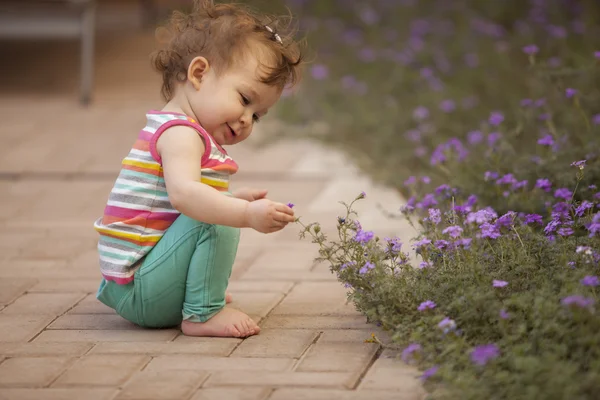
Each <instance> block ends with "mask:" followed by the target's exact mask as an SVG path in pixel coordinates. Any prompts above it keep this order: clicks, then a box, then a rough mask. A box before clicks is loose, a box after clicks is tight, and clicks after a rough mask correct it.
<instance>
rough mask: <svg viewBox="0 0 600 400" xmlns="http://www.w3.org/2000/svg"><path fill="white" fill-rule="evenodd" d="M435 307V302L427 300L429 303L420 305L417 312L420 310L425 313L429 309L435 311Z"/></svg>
mask: <svg viewBox="0 0 600 400" xmlns="http://www.w3.org/2000/svg"><path fill="white" fill-rule="evenodd" d="M435 306H436V304H435V303H434V302H433V301H431V300H427V301H424V302H422V303H421V304H420V305H419V307H418V308H417V310H419V311H425V310H428V309H433V308H435Z"/></svg>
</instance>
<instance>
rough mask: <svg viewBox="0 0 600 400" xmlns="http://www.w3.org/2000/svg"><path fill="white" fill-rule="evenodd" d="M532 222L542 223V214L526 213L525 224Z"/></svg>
mask: <svg viewBox="0 0 600 400" xmlns="http://www.w3.org/2000/svg"><path fill="white" fill-rule="evenodd" d="M533 223H538V224H542V216H541V215H539V214H527V215H526V216H525V225H527V224H533Z"/></svg>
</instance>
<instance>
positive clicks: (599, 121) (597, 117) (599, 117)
mask: <svg viewBox="0 0 600 400" xmlns="http://www.w3.org/2000/svg"><path fill="white" fill-rule="evenodd" d="M592 122H593V123H594V125H600V114H596V115H594V116H593V117H592Z"/></svg>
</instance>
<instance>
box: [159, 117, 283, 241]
mask: <svg viewBox="0 0 600 400" xmlns="http://www.w3.org/2000/svg"><path fill="white" fill-rule="evenodd" d="M156 149H157V151H158V154H159V155H160V157H161V159H162V165H163V172H164V178H165V184H166V186H167V192H168V193H169V201H170V202H171V204H172V205H173V207H174V208H175V209H176V210H177V211H179V212H181V213H182V214H185V215H187V216H188V217H190V218H193V219H196V220H198V221H202V222H206V223H208V224H217V225H226V226H233V227H237V228H244V227H251V228H253V229H256V230H257V231H259V232H264V233H267V232H275V231H277V230H280V229H282V228H283V227H285V225H287V223H289V222H293V221H294V216H293V214H294V212H293V211H292V210H291V209H290V208H289V207H287V206H285V205H284V204H280V203H275V202H272V201H270V200H267V199H262V200H259V201H256V202H253V203H249V202H248V201H246V200H242V199H237V198H233V197H229V196H224V195H223V194H221V193H220V192H219V191H217V190H216V189H214V188H212V187H210V186H208V185H205V184H203V183H200V174H201V172H200V171H201V165H200V160H201V159H202V155H203V154H204V149H205V147H204V142H203V141H202V139H201V137H200V136H199V135H198V133H197V132H196V131H195V130H194V129H192V128H190V127H187V126H174V127H172V128H169V129H167V130H166V131H165V132H163V134H162V135H161V136H160V138H159V139H158V142H157V144H156ZM250 204H252V206H249V205H250Z"/></svg>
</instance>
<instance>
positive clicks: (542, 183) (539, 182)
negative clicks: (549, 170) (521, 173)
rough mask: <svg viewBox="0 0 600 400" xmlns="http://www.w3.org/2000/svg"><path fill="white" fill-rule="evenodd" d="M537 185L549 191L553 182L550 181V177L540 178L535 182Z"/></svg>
mask: <svg viewBox="0 0 600 400" xmlns="http://www.w3.org/2000/svg"><path fill="white" fill-rule="evenodd" d="M535 187H536V188H540V189H542V190H543V191H545V192H549V191H550V189H551V188H552V182H550V181H549V180H548V179H538V180H537V182H536V183H535Z"/></svg>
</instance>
